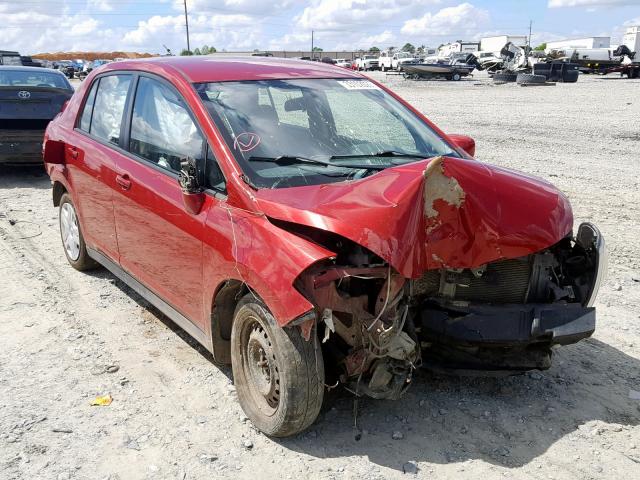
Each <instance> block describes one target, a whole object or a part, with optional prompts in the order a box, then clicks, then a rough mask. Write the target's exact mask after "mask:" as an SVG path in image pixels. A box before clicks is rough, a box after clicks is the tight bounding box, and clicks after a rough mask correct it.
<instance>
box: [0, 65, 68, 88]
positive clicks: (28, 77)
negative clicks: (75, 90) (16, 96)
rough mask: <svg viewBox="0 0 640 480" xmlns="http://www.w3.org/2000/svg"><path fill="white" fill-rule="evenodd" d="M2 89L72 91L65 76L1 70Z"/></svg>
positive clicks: (39, 72)
mask: <svg viewBox="0 0 640 480" xmlns="http://www.w3.org/2000/svg"><path fill="white" fill-rule="evenodd" d="M0 87H48V88H51V87H53V88H64V89H65V90H72V88H71V85H70V84H69V82H67V79H66V78H64V76H62V75H60V74H58V73H49V72H42V71H38V70H34V71H28V72H27V71H23V70H4V69H2V70H0Z"/></svg>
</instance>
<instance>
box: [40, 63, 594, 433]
mask: <svg viewBox="0 0 640 480" xmlns="http://www.w3.org/2000/svg"><path fill="white" fill-rule="evenodd" d="M474 148H475V144H474V142H473V140H471V139H470V138H468V137H464V136H461V135H446V134H444V133H443V132H441V131H440V130H439V129H438V128H437V127H435V126H434V125H433V124H432V123H430V122H429V121H428V120H427V119H426V118H425V117H424V116H422V115H421V114H420V113H419V112H417V111H416V110H415V109H413V108H412V107H411V106H410V105H408V104H407V103H406V102H404V101H403V100H402V99H400V98H398V97H397V96H396V95H395V94H394V93H393V92H391V91H389V90H388V89H386V88H385V87H383V86H382V85H380V84H378V83H376V82H374V81H372V80H369V79H367V78H366V77H363V76H361V75H359V74H357V73H355V72H350V71H348V70H344V69H341V68H337V67H332V66H329V65H324V64H321V63H312V62H303V61H287V60H277V59H261V58H243V59H211V58H195V57H191V58H189V57H186V58H158V59H152V60H146V59H145V60H139V61H127V62H117V63H112V64H109V65H107V66H105V67H103V68H101V69H98V70H96V71H94V72H92V73H91V75H90V76H89V77H88V78H87V80H86V81H85V82H84V83H83V85H82V86H81V87H80V89H79V90H78V91H77V92H76V94H75V95H74V96H73V98H72V100H71V101H70V103H69V105H68V107H67V108H66V109H65V111H64V112H63V113H62V114H60V115H59V116H58V117H57V118H56V119H55V120H54V121H53V122H52V123H51V124H50V125H49V128H48V129H47V132H46V137H45V144H44V159H45V162H46V166H47V170H48V172H49V175H50V176H51V179H52V181H53V200H54V204H55V205H56V206H60V228H61V234H62V241H63V245H64V251H65V253H66V256H67V258H68V260H69V262H70V263H71V265H72V266H74V267H75V268H77V269H79V270H84V269H88V268H91V267H93V266H96V265H97V264H102V265H104V266H106V267H107V268H108V269H110V270H111V271H112V272H113V273H114V274H115V275H117V276H118V277H119V278H121V279H122V280H123V281H124V282H126V283H127V284H128V285H130V286H131V287H132V288H134V289H135V290H136V291H138V292H139V293H140V294H141V295H142V296H143V297H144V298H146V299H147V300H148V301H149V302H150V303H152V304H153V305H155V306H156V307H157V308H159V309H160V310H161V311H162V312H164V313H165V314H166V315H167V316H168V317H170V318H171V319H172V320H174V321H175V322H176V323H177V324H178V325H180V326H181V327H182V328H183V329H185V330H186V331H187V332H188V333H189V334H191V335H192V336H193V337H194V338H196V339H197V340H198V341H199V342H200V343H201V344H202V345H204V346H205V347H206V348H207V349H208V350H210V351H211V352H212V354H213V356H214V358H215V360H216V361H219V362H223V363H229V362H230V363H231V364H232V367H233V375H234V381H235V384H236V387H237V392H238V397H239V400H240V403H241V405H242V408H243V409H244V411H245V412H246V414H247V416H248V417H249V418H250V419H251V420H252V421H253V423H254V424H255V425H256V426H257V427H258V428H259V429H261V430H262V431H264V432H265V433H267V434H269V435H276V436H285V435H291V434H295V433H297V432H300V431H301V430H303V429H305V428H306V427H308V426H309V425H310V424H311V423H312V422H313V421H314V419H315V418H316V416H317V415H318V412H319V410H320V406H321V403H322V398H323V392H324V386H325V384H331V385H333V384H335V383H336V382H341V383H342V384H344V385H345V387H346V388H347V389H350V390H351V391H353V392H354V393H355V394H356V395H368V396H370V397H374V398H387V399H393V398H398V397H399V396H400V395H401V394H402V393H403V392H404V391H405V390H406V389H407V387H408V386H409V384H410V382H411V377H412V373H413V371H414V369H415V368H417V367H418V366H420V365H422V366H424V367H427V368H431V369H438V370H443V371H455V372H459V373H461V372H473V371H483V372H491V373H492V374H496V373H505V374H511V373H517V372H522V371H526V370H530V369H545V368H548V367H549V365H550V359H551V352H552V347H553V346H554V345H564V344H569V343H574V342H576V341H578V340H580V339H582V338H585V337H588V336H590V335H591V334H592V332H593V331H594V328H595V311H594V308H593V307H592V304H593V302H594V298H595V295H596V293H597V290H598V287H599V284H600V282H601V281H602V278H603V275H604V273H605V260H606V257H605V254H604V240H603V238H602V236H601V235H600V233H599V231H598V229H597V228H596V227H595V226H593V225H591V224H589V223H583V224H582V225H580V226H579V227H578V228H577V230H575V232H574V231H573V217H572V212H571V208H570V206H569V202H568V201H567V198H566V197H565V196H564V195H563V194H562V193H560V192H559V191H558V190H556V189H555V188H554V187H553V186H552V185H550V184H549V183H547V182H545V181H544V180H541V179H537V178H532V177H528V176H525V175H522V174H520V173H516V172H513V171H510V170H507V169H504V168H498V167H494V166H490V165H487V164H484V163H481V162H479V161H476V160H474V159H473V155H474Z"/></svg>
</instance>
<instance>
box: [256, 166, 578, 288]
mask: <svg viewBox="0 0 640 480" xmlns="http://www.w3.org/2000/svg"><path fill="white" fill-rule="evenodd" d="M255 195H256V198H257V202H258V207H259V208H260V209H261V211H263V212H264V213H265V214H266V215H267V216H269V217H272V218H276V219H279V220H285V221H289V222H295V223H299V224H303V225H307V226H310V227H315V228H318V229H321V230H327V231H331V232H335V233H337V234H339V235H342V236H343V237H346V238H349V239H350V240H352V241H354V242H357V243H359V244H360V245H362V246H364V247H366V248H368V249H369V250H371V251H372V252H374V253H376V254H377V255H379V256H380V257H382V258H384V259H385V260H386V261H388V262H389V263H390V264H391V266H393V268H395V269H396V270H397V271H398V272H399V273H401V274H402V275H403V276H405V277H407V278H416V277H419V276H420V275H421V274H422V273H423V272H424V271H425V270H431V269H437V268H474V267H479V266H481V265H483V264H486V263H489V262H493V261H496V260H499V259H505V258H516V257H521V256H524V255H528V254H531V253H534V252H538V251H540V250H542V249H544V248H546V247H549V246H551V245H553V244H555V243H556V242H558V241H559V240H561V239H562V238H564V237H565V236H566V235H567V234H568V233H569V232H570V231H571V229H572V226H573V216H572V212H571V207H570V205H569V202H568V200H567V198H566V197H565V196H564V195H563V194H562V193H561V192H560V191H559V190H557V189H556V188H555V187H554V186H553V185H551V184H550V183H548V182H546V181H544V180H542V179H539V178H533V177H528V176H525V175H523V174H520V173H517V172H514V171H511V170H507V169H503V168H499V167H495V166H491V165H487V164H483V163H480V162H478V161H475V160H466V159H459V158H452V157H446V158H441V157H439V158H438V159H432V160H423V161H420V162H415V163H411V164H408V165H402V166H398V167H394V168H389V169H386V170H383V171H382V172H379V173H377V174H375V175H372V176H371V177H367V178H365V179H362V180H357V181H353V182H340V183H333V184H326V185H312V186H304V187H294V188H286V189H273V190H268V189H262V190H259V191H258V192H256V194H255Z"/></svg>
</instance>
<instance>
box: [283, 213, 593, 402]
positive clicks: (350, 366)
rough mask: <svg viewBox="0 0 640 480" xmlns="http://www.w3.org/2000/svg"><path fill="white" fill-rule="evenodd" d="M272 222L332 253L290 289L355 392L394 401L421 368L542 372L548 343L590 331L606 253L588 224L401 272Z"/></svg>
mask: <svg viewBox="0 0 640 480" xmlns="http://www.w3.org/2000/svg"><path fill="white" fill-rule="evenodd" d="M278 223H281V226H282V227H283V228H286V229H288V230H290V231H291V230H295V231H296V233H297V234H299V235H300V236H303V237H306V238H308V239H309V240H311V241H314V242H316V243H321V244H323V245H324V246H326V247H327V248H330V249H331V250H332V251H334V252H337V255H336V257H335V259H333V260H332V261H331V262H325V263H322V264H318V265H315V266H313V267H312V268H310V269H309V270H307V271H305V272H304V273H303V274H302V275H301V276H300V277H299V279H298V281H297V285H296V287H297V288H298V290H299V291H301V292H302V293H303V294H304V295H305V296H306V297H307V298H309V300H311V301H312V302H313V304H314V305H315V306H316V320H314V321H317V324H318V332H319V337H320V338H321V341H322V345H323V353H324V357H325V362H326V363H327V364H333V365H337V366H339V371H338V372H337V373H336V377H337V378H336V380H339V381H340V382H341V383H343V384H344V385H345V386H346V387H347V388H348V389H349V390H351V391H352V392H354V393H355V394H356V395H367V396H370V397H373V398H386V399H395V398H398V397H399V396H400V395H401V394H402V393H403V392H404V391H405V390H406V389H407V387H408V386H409V384H410V382H411V378H412V373H413V371H414V370H415V369H416V368H417V367H419V366H421V365H422V366H424V367H426V368H430V369H433V370H437V371H446V372H451V371H454V372H456V373H467V374H474V372H482V373H483V374H487V373H489V374H501V375H504V374H514V373H518V372H523V371H527V370H531V369H546V368H549V366H550V364H551V347H552V346H553V345H556V344H569V343H575V342H576V341H578V340H580V339H582V338H586V337H589V336H590V335H591V334H592V333H593V331H594V329H595V309H594V308H592V307H591V304H592V301H593V298H594V297H595V294H596V293H597V289H598V286H599V284H600V282H601V281H602V276H603V274H604V271H605V267H604V265H603V262H604V258H605V255H604V242H603V240H602V236H601V235H600V233H599V231H598V230H597V229H596V227H594V226H593V225H591V224H588V223H585V224H582V225H581V226H580V228H579V230H578V233H577V235H576V236H573V235H569V236H567V237H566V238H564V239H562V240H561V241H559V242H558V243H556V244H555V245H553V246H551V247H549V248H546V249H544V250H542V251H540V252H537V253H534V254H531V255H527V256H524V257H520V258H513V259H504V260H499V261H495V262H491V263H488V264H485V265H481V266H479V267H477V268H458V269H446V268H443V269H437V270H428V271H426V272H424V273H423V274H422V275H421V276H420V277H419V278H413V279H407V278H405V277H403V276H402V275H400V274H399V273H397V272H396V271H395V270H394V269H393V268H392V267H391V266H390V265H389V264H388V263H386V262H385V261H384V260H382V259H381V258H380V257H379V256H377V255H376V254H374V253H372V252H370V251H369V250H367V249H366V248H364V247H362V246H360V245H358V244H356V243H354V242H352V241H350V240H347V239H345V238H343V237H341V236H339V235H337V234H331V233H328V232H321V231H319V230H316V229H314V228H311V227H305V226H300V225H292V224H287V225H285V222H278Z"/></svg>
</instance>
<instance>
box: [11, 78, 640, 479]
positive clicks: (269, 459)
mask: <svg viewBox="0 0 640 480" xmlns="http://www.w3.org/2000/svg"><path fill="white" fill-rule="evenodd" d="M373 76H375V78H378V79H382V80H383V81H384V82H386V83H388V84H389V85H390V86H391V87H392V88H393V89H394V90H396V91H397V92H398V93H399V94H400V95H402V96H404V97H405V98H406V99H408V100H409V101H410V102H412V103H413V104H414V105H416V106H417V107H418V108H419V109H421V110H422V111H424V112H426V113H427V115H428V116H430V118H431V119H433V120H434V121H435V122H436V123H437V124H438V125H439V126H441V127H442V128H443V129H444V130H445V131H448V132H452V133H454V132H455V133H465V134H469V135H471V136H473V137H474V138H475V139H476V141H477V156H478V158H479V159H480V160H482V161H486V162H490V163H495V164H499V165H502V166H506V167H512V168H516V169H519V170H522V171H524V172H527V173H529V174H534V175H538V176H541V177H544V178H547V179H549V180H550V181H552V182H553V183H555V184H556V185H557V186H558V187H560V188H561V189H562V190H563V191H564V192H565V193H567V194H568V196H569V197H570V199H571V201H572V204H573V206H574V209H575V216H576V222H580V221H582V220H585V219H590V220H593V221H594V222H596V223H597V224H598V225H599V226H600V227H601V229H602V231H603V233H604V235H605V236H606V239H607V242H608V245H609V247H610V251H611V257H610V270H609V278H608V280H607V283H606V284H605V285H604V287H603V289H602V290H601V292H600V296H599V301H598V303H597V308H598V322H599V324H598V328H597V331H596V333H595V335H594V337H593V338H591V339H589V340H587V341H583V342H581V343H579V344H577V345H573V346H568V347H564V348H562V349H560V350H559V351H557V354H556V355H555V357H554V365H553V367H552V368H551V369H550V370H548V371H546V372H533V373H530V374H527V375H522V376H518V377H510V378H503V379H492V378H489V379H483V378H456V377H443V376H435V375H432V374H429V373H426V372H421V373H420V374H419V375H418V376H417V378H416V381H415V384H414V385H413V386H412V388H411V389H410V390H409V391H408V392H407V394H406V395H405V396H404V397H403V398H402V399H401V400H400V401H396V402H389V401H373V400H363V401H361V402H360V403H359V426H360V428H361V429H362V434H361V436H358V435H356V434H357V433H358V431H357V430H356V429H354V418H353V401H352V399H351V398H350V397H349V396H348V395H347V394H345V393H340V392H338V393H333V395H331V398H329V400H328V401H327V405H326V407H325V408H324V410H323V413H322V414H321V415H320V418H319V419H318V421H317V422H316V423H315V424H314V425H313V426H312V427H311V429H310V430H309V431H308V432H307V433H305V434H303V435H300V436H298V437H295V438H290V439H285V440H275V439H269V438H267V437H265V436H264V435H262V434H260V433H259V432H257V431H256V430H255V429H254V428H252V426H251V424H250V423H249V422H248V421H247V420H246V418H245V417H244V415H243V413H242V411H241V409H240V407H239V405H238V403H237V398H236V393H235V390H234V387H233V382H232V379H231V373H230V370H229V369H227V368H219V367H216V366H215V365H214V364H213V363H212V361H211V357H210V356H209V355H208V354H207V353H205V352H204V351H203V350H202V349H200V348H199V347H197V346H196V345H195V343H194V342H193V341H192V340H190V339H189V338H188V337H187V335H186V334H184V333H183V332H182V331H180V330H179V329H177V327H175V326H174V325H173V324H171V322H170V321H168V320H166V319H165V318H163V317H162V315H160V314H159V313H158V312H156V311H155V310H154V309H152V308H150V307H149V306H148V305H147V304H146V303H145V302H144V301H143V300H142V299H141V298H140V297H139V296H137V295H136V294H135V293H133V292H132V291H131V290H130V289H128V288H127V287H126V286H125V285H123V284H122V283H120V282H119V281H117V280H116V279H115V278H114V277H113V276H112V275H110V274H109V273H108V272H106V271H104V270H99V271H96V272H93V273H90V274H82V273H79V272H76V271H75V270H73V269H72V268H71V267H69V266H68V265H67V264H66V263H65V260H64V255H63V252H62V248H61V245H60V240H59V234H58V225H57V211H56V210H55V209H54V208H53V207H52V205H51V192H50V185H49V182H48V179H47V177H46V176H45V175H44V174H43V173H42V171H41V170H39V169H15V168H14V169H9V168H4V169H2V170H0V273H1V275H2V277H3V278H2V280H3V281H2V289H1V290H0V292H1V294H0V478H2V479H18V478H20V479H22V478H24V479H27V478H28V479H59V480H61V479H92V480H94V479H111V480H115V479H122V480H124V479H138V478H142V479H144V478H154V479H156V478H163V479H164V478H168V479H173V478H175V479H199V478H205V477H209V478H252V479H255V478H283V479H284V478H286V479H289V478H323V479H325V478H326V479H329V478H335V479H356V478H357V479H383V478H384V479H387V478H406V477H408V476H416V477H420V478H445V479H447V478H451V479H453V478H455V479H460V478H497V477H505V478H517V479H542V478H544V479H575V478H581V479H588V478H594V479H596V478H598V479H599V478H616V479H617V478H640V426H639V423H640V242H639V241H638V238H640V207H639V205H640V189H639V185H638V182H639V180H638V173H639V172H640V154H639V150H640V80H627V79H624V80H619V79H617V78H614V77H611V78H609V77H605V78H603V77H582V78H581V79H580V81H579V83H577V84H568V85H563V84H559V85H557V86H555V87H536V88H533V87H528V88H522V87H518V86H516V85H502V86H494V85H492V84H490V82H489V81H488V79H487V78H486V77H482V76H480V77H478V78H476V79H470V80H464V81H461V82H445V81H432V82H411V81H405V80H403V79H402V78H401V77H392V76H385V75H383V74H379V73H376V74H374V75H373ZM104 394H111V396H112V397H113V403H111V405H109V406H90V403H91V401H92V400H93V399H94V398H95V397H96V396H98V395H104ZM405 472H406V473H405Z"/></svg>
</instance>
